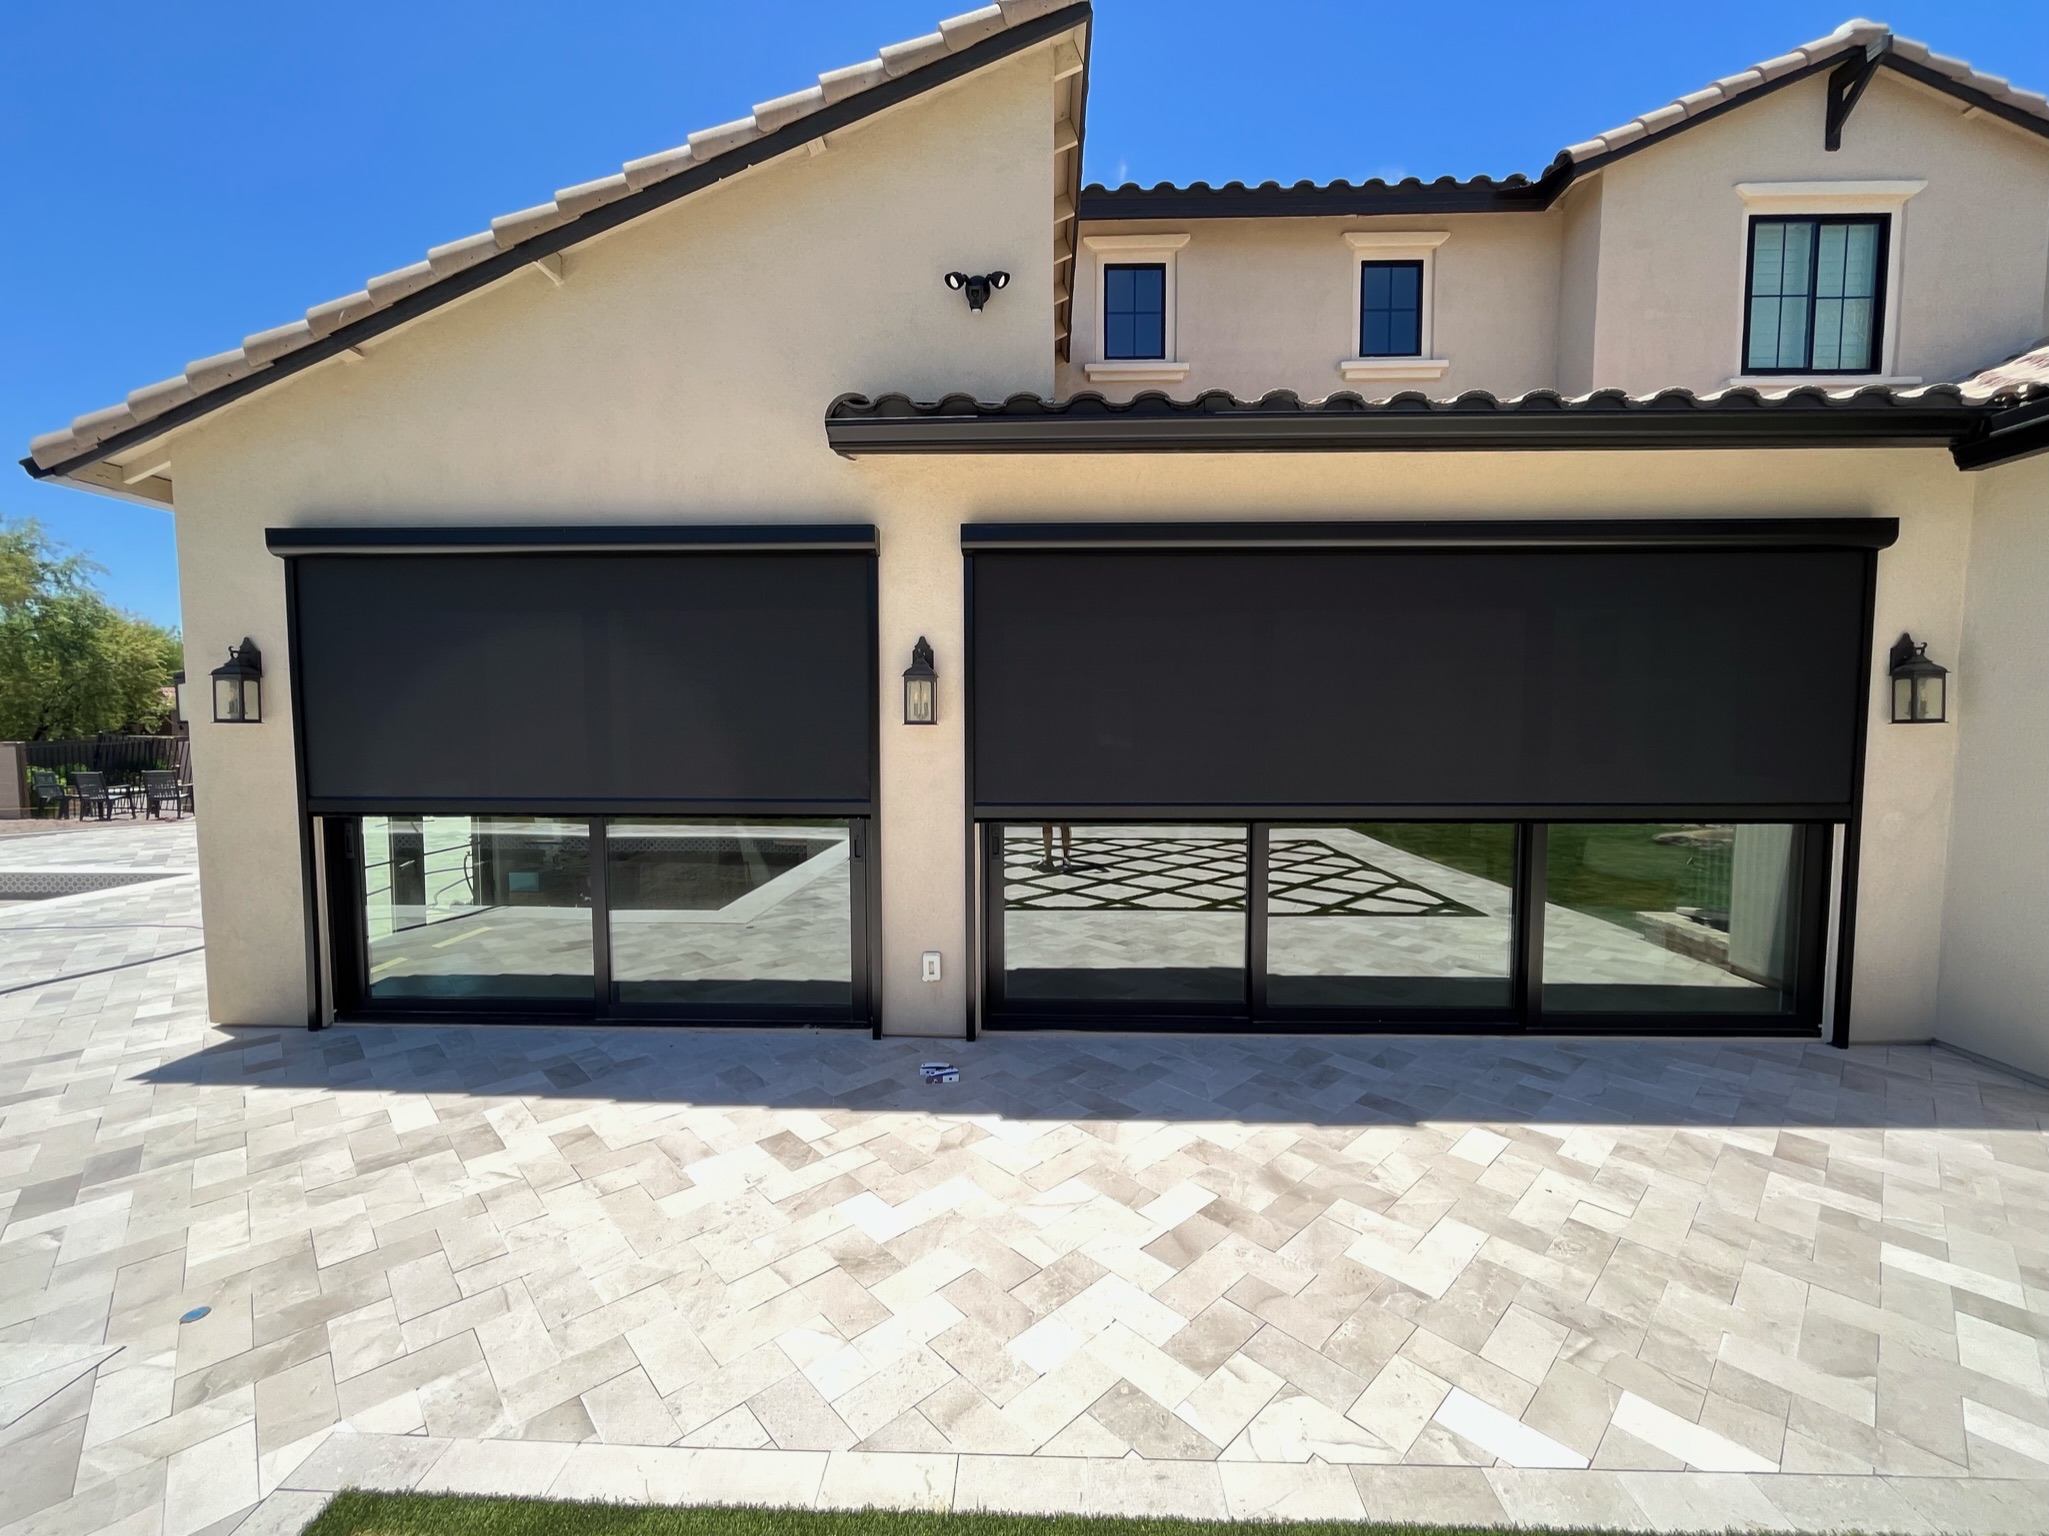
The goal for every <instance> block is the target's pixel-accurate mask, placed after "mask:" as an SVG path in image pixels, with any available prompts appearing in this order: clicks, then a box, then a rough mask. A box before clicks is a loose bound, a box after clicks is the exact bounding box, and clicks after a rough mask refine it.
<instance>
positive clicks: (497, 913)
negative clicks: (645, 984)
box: [363, 816, 593, 1000]
mask: <svg viewBox="0 0 2049 1536" xmlns="http://www.w3.org/2000/svg"><path fill="white" fill-rule="evenodd" d="M363 866H364V867H363V891H364V913H363V915H364V925H365V929H366V931H367V936H368V940H369V972H370V974H369V977H368V984H369V993H370V996H371V997H373V998H377V999H380V1000H383V999H402V998H422V999H427V998H433V999H444V1000H445V999H460V998H492V999H529V1000H542V999H555V998H573V999H584V998H588V997H589V996H590V995H591V985H592V980H591V978H592V953H593V950H592V936H591V912H590V829H589V827H588V826H587V825H586V824H585V823H583V822H580V821H555V820H552V819H550V818H547V817H541V816H420V817H397V816H393V817H384V816H366V817H364V818H363Z"/></svg>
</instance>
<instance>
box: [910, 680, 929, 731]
mask: <svg viewBox="0 0 2049 1536" xmlns="http://www.w3.org/2000/svg"><path fill="white" fill-rule="evenodd" d="M932 681H933V680H932V679H931V678H929V677H907V678H905V679H904V721H905V723H906V724H908V725H930V724H932Z"/></svg>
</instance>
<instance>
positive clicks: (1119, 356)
mask: <svg viewBox="0 0 2049 1536" xmlns="http://www.w3.org/2000/svg"><path fill="white" fill-rule="evenodd" d="M1113 272H1157V273H1159V275H1160V345H1159V350H1158V351H1156V352H1140V351H1130V352H1117V351H1113V350H1111V347H1110V313H1111V311H1110V274H1111V273H1113ZM1126 313H1128V314H1131V315H1138V314H1143V313H1144V311H1142V310H1138V309H1133V310H1129V311H1126ZM1167 350H1168V348H1167V263H1166V262H1164V261H1106V262H1104V263H1103V361H1104V362H1107V363H1163V362H1166V361H1167Z"/></svg>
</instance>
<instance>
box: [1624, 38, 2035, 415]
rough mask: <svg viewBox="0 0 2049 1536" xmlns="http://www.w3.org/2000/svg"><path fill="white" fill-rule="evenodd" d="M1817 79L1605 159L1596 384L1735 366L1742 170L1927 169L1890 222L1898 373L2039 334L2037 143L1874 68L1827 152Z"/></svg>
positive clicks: (1930, 368) (1678, 379)
mask: <svg viewBox="0 0 2049 1536" xmlns="http://www.w3.org/2000/svg"><path fill="white" fill-rule="evenodd" d="M1824 93H1825V82H1824V80H1823V79H1822V78H1821V77H1818V76H1817V77H1816V78H1814V79H1811V80H1807V81H1803V82H1802V83H1800V84H1798V85H1794V86H1789V87H1787V88H1786V89H1784V90H1782V91H1778V92H1776V93H1773V94H1771V95H1768V96H1764V97H1762V98H1760V99H1758V100H1757V101H1755V102H1753V103H1752V104H1750V105H1748V106H1746V107H1744V108H1743V109H1742V110H1740V111H1736V112H1730V113H1727V114H1725V115H1724V116H1722V117H1719V118H1716V119H1714V120H1713V121H1711V122H1707V123H1701V124H1698V125H1696V126H1694V127H1692V128H1689V129H1687V130H1685V131H1684V132H1682V133H1677V134H1674V135H1673V136H1672V137H1671V138H1669V139H1668V140H1666V141H1665V142H1664V143H1663V144H1661V145H1658V146H1655V147H1653V148H1649V149H1646V150H1644V151H1642V152H1641V153H1639V154H1635V155H1630V156H1627V157H1625V158H1624V159H1621V160H1618V161H1616V162H1615V163H1614V164H1613V165H1610V166H1609V167H1607V168H1606V169H1605V170H1604V171H1602V172H1601V177H1602V180H1603V182H1604V183H1605V185H1604V187H1603V189H1602V206H1601V272H1600V300H1599V303H1600V312H1601V322H1602V323H1601V326H1600V330H1599V340H1598V344H1597V346H1596V347H1595V351H1594V382H1595V384H1597V385H1599V386H1603V387H1619V388H1623V389H1628V390H1631V391H1643V390H1654V389H1660V388H1664V387H1666V386H1668V385H1681V386H1684V387H1686V388H1689V389H1696V390H1700V389H1714V388H1719V387H1720V386H1721V385H1722V384H1723V382H1724V381H1725V380H1727V379H1728V378H1730V377H1731V376H1732V375H1735V374H1737V373H1739V372H1740V371H1741V369H1740V366H1739V365H1740V363H1741V352H1742V337H1743V330H1742V326H1743V292H1744V282H1743V276H1744V274H1743V263H1744V253H1745V238H1746V229H1747V224H1746V210H1745V204H1744V201H1743V199H1742V198H1741V197H1740V196H1739V195H1738V194H1737V192H1736V190H1735V188H1736V185H1737V183H1739V182H1774V181H1776V182H1788V181H1791V182H1799V181H1871V180H1895V179H1923V180H1926V181H1927V183H1928V185H1927V188H1926V190H1924V191H1922V192H1920V193H1919V194H1917V195H1916V196H1915V197H1913V198H1912V199H1911V200H1910V201H1909V202H1908V203H1907V205H1906V212H1905V215H1904V218H1903V220H1902V221H1900V225H1899V226H1898V227H1896V228H1895V230H1894V238H1895V239H1899V238H1900V236H1901V234H1902V233H1904V237H1905V244H1904V246H1903V248H1902V251H1901V256H1902V261H1901V267H1900V271H1901V278H1902V287H1901V289H1900V293H1899V298H1900V306H1899V315H1900V323H1899V327H1898V343H1899V346H1898V352H1897V357H1896V367H1897V368H1898V371H1899V372H1900V373H1901V374H1904V375H1908V376H1914V377H1919V378H1921V379H1923V380H1925V381H1927V382H1930V383H1933V382H1936V381H1939V380H1944V379H1954V378H1960V377H1962V376H1963V375H1965V374H1968V373H1970V372H1972V371H1973V370H1975V369H1978V368H1982V367H1984V366H1986V365H1987V364H1989V363H1993V362H1997V361H1998V360H2000V359H2001V358H2004V357H2006V356H2009V355H2010V354H2012V353H2013V352H2015V351H2018V350H2019V349H2021V348H2022V347H2024V346H2027V345H2028V344H2029V343H2031V342H2033V341H2035V340H2036V339H2037V338H2038V337H2040V336H2041V335H2042V333H2043V330H2044V321H2043V274H2044V272H2045V270H2049V143H2045V142H2044V141H2043V140H2042V139H2040V138H2038V137H2035V136H2033V135H2031V134H2024V133H2022V132H2020V131H2019V130H2017V129H2014V128H2011V127H2008V126H2006V125H2005V124H2002V123H1999V122H1998V121H1996V120H1992V119H1985V118H1978V119H1971V120H1967V119H1965V118H1964V117H1963V115H1962V114H1963V110H1964V108H1963V103H1961V102H1958V101H1956V100H1953V99H1952V98H1949V97H1946V96H1940V95H1937V94H1936V93H1934V92H1932V91H1928V90H1925V89H1923V88H1921V87H1919V86H1917V85H1914V84H1913V83H1912V82H1909V81H1907V80H1905V79H1904V78H1903V77H1901V76H1900V75H1898V74H1896V73H1894V72H1893V71H1890V70H1880V71H1879V72H1878V74H1877V76H1876V77H1875V78H1874V79H1873V80H1872V83H1871V86H1870V88H1869V89H1868V90H1867V91H1866V92H1865V93H1864V96H1863V99H1862V100H1861V101H1860V102H1859V103H1858V106H1857V109H1856V112H1855V113H1854V114H1853V115H1852V117H1851V119H1850V121H1849V124H1848V125H1847V127H1846V128H1845V129H1844V133H1843V147H1842V148H1841V149H1840V150H1838V151H1836V152H1835V153H1833V154H1831V153H1829V152H1828V151H1826V150H1824V149H1823V148H1822V146H1821V131H1822V119H1823V113H1824ZM1778 211H1784V210H1778Z"/></svg>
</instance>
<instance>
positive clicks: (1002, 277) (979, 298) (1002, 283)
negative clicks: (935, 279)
mask: <svg viewBox="0 0 2049 1536" xmlns="http://www.w3.org/2000/svg"><path fill="white" fill-rule="evenodd" d="M946 286H947V287H949V288H951V289H952V290H953V291H954V292H955V293H960V292H962V291H963V290H965V291H966V293H967V296H968V308H969V309H971V310H973V311H974V312H975V313H976V314H980V313H981V312H982V306H983V305H984V304H986V303H988V302H989V295H990V294H992V293H994V292H995V291H996V290H997V289H998V288H1008V287H1009V286H1010V274H1009V273H1008V272H988V273H978V274H976V275H975V276H973V277H970V276H968V274H967V273H965V272H949V273H947V274H946Z"/></svg>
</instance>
